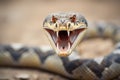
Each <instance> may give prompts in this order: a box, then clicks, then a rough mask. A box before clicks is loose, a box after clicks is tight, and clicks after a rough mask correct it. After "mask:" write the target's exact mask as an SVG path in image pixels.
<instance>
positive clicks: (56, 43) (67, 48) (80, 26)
mask: <svg viewBox="0 0 120 80" xmlns="http://www.w3.org/2000/svg"><path fill="white" fill-rule="evenodd" d="M87 25H88V24H87V20H86V19H85V18H84V17H83V16H82V15H80V14H79V13H75V12H69V13H61V12H60V13H52V14H50V15H48V16H47V17H46V18H45V20H44V22H43V28H44V29H45V32H46V33H47V36H48V38H49V40H50V41H51V45H52V47H53V48H54V50H53V49H51V48H50V47H49V46H48V47H47V46H41V47H30V46H24V45H0V66H11V67H12V66H14V67H26V68H27V67H35V68H41V69H45V70H48V71H52V72H55V73H58V74H61V75H63V76H66V77H68V78H71V79H78V80H120V42H119V41H120V27H119V26H117V25H114V24H111V23H96V24H95V25H94V26H89V27H87ZM87 28H88V29H87ZM86 30H87V33H86V35H84V33H85V32H86ZM82 37H83V39H89V38H93V37H102V38H110V39H112V40H113V42H114V43H116V45H115V49H114V50H113V51H112V52H111V53H110V54H109V55H107V56H105V57H98V58H94V59H81V58H80V57H79V55H78V54H76V53H77V52H76V51H73V49H74V48H75V47H76V45H77V44H78V43H79V42H80V41H81V39H82ZM56 53H57V54H56Z"/></svg>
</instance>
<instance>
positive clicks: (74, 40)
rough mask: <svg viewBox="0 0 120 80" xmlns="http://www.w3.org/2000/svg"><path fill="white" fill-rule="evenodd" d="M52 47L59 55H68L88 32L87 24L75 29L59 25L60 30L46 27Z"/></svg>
mask: <svg viewBox="0 0 120 80" xmlns="http://www.w3.org/2000/svg"><path fill="white" fill-rule="evenodd" d="M44 29H45V31H46V33H47V36H48V37H49V40H50V42H51V45H52V47H53V48H54V50H55V51H56V53H57V54H58V55H59V56H68V55H70V54H71V52H72V50H73V49H74V48H75V47H76V46H77V44H78V43H79V42H80V41H81V39H82V37H83V35H84V34H85V32H86V29H87V28H86V26H82V27H80V28H77V29H74V30H68V29H67V28H66V26H61V27H59V30H57V31H54V30H53V29H49V28H44Z"/></svg>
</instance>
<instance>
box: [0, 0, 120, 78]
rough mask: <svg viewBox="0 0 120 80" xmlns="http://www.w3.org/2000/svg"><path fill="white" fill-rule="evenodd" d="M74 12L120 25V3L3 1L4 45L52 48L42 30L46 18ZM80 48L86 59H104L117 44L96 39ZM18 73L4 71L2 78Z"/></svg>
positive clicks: (104, 0)
mask: <svg viewBox="0 0 120 80" xmlns="http://www.w3.org/2000/svg"><path fill="white" fill-rule="evenodd" d="M70 11H74V12H79V13H81V14H83V15H84V16H85V17H86V19H87V20H88V22H94V21H99V20H100V21H101V20H102V21H110V22H113V23H116V24H120V0H0V44H12V43H21V44H25V45H32V46H39V45H48V44H49V41H48V39H47V37H46V36H45V34H44V32H43V30H42V23H43V20H44V18H45V17H46V16H47V15H48V14H50V13H53V12H70ZM77 49H78V51H80V53H81V55H80V56H81V57H83V58H93V57H100V56H103V55H107V54H108V53H110V52H111V51H112V49H113V43H112V41H111V40H109V39H107V40H102V39H94V40H89V41H84V42H83V43H81V44H80V46H79V47H77ZM16 71H17V70H13V69H11V68H10V69H9V68H7V69H6V68H5V69H4V68H1V69H0V75H1V77H2V76H4V75H5V76H11V75H12V76H13V75H16V73H17V72H16ZM29 71H30V70H29ZM11 72H12V73H11ZM13 73H14V74H13ZM18 73H23V74H24V73H27V74H28V73H29V74H30V75H31V74H32V75H33V76H34V75H35V76H39V77H40V78H41V79H42V80H43V79H44V80H66V79H63V78H62V79H60V77H59V76H57V75H52V76H51V73H49V74H46V73H44V72H41V73H39V74H38V70H37V71H36V72H34V71H30V72H28V71H26V70H24V69H23V70H21V69H20V70H18ZM35 73H36V74H35ZM6 74H7V75H6ZM48 76H49V77H48ZM32 80H33V79H32ZM37 80H38V79H37Z"/></svg>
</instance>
